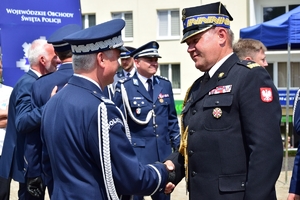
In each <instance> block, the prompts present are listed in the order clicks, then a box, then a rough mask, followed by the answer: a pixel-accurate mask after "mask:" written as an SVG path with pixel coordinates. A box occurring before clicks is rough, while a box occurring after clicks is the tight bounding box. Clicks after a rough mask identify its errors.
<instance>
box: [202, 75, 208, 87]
mask: <svg viewBox="0 0 300 200" xmlns="http://www.w3.org/2000/svg"><path fill="white" fill-rule="evenodd" d="M209 79H210V77H209V74H208V72H205V73H204V76H203V79H202V81H201V86H204V85H205V84H206V83H207V81H208V80H209Z"/></svg>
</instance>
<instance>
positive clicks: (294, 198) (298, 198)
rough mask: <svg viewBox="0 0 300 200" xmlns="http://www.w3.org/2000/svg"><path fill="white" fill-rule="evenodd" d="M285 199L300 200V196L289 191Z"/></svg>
mask: <svg viewBox="0 0 300 200" xmlns="http://www.w3.org/2000/svg"><path fill="white" fill-rule="evenodd" d="M287 200H300V196H299V195H297V194H293V193H289V196H288V198H287Z"/></svg>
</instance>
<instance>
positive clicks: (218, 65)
mask: <svg viewBox="0 0 300 200" xmlns="http://www.w3.org/2000/svg"><path fill="white" fill-rule="evenodd" d="M232 54H233V52H231V53H230V54H228V55H227V56H225V57H224V58H222V59H221V60H219V62H217V63H216V64H215V65H214V66H213V67H212V68H210V70H209V71H208V74H209V77H212V76H213V75H214V74H215V72H216V71H217V70H218V69H219V68H220V67H221V65H222V64H223V63H224V62H225V61H226V60H227V59H228V58H229V57H230V56H231V55H232Z"/></svg>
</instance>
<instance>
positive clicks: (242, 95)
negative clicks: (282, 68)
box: [0, 2, 282, 200]
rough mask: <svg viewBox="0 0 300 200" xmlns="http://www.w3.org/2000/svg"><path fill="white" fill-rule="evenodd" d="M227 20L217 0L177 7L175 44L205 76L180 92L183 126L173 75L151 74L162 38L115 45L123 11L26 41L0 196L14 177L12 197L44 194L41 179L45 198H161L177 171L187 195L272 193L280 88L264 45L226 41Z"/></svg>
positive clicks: (229, 198)
mask: <svg viewBox="0 0 300 200" xmlns="http://www.w3.org/2000/svg"><path fill="white" fill-rule="evenodd" d="M232 20H233V18H232V16H231V15H230V14H229V12H228V11H227V9H226V8H225V7H224V5H223V4H222V3H220V2H216V3H212V4H207V5H201V6H196V7H190V8H185V9H183V11H182V21H183V39H182V41H181V43H186V44H187V52H188V54H189V55H190V57H191V59H192V60H193V61H194V63H195V67H196V68H197V69H199V70H200V71H201V72H204V75H203V76H201V77H199V78H198V79H197V80H195V82H194V83H193V84H192V85H191V87H190V88H189V89H188V91H187V92H186V97H185V99H184V105H183V110H182V113H181V120H180V124H181V126H180V128H179V123H178V119H177V114H176V110H175V105H174V96H173V92H172V84H171V82H170V81H169V80H168V79H167V78H164V77H161V76H158V75H156V72H157V68H158V59H159V58H161V55H160V54H159V52H158V49H159V44H158V43H157V42H156V41H150V42H147V43H146V44H143V45H141V46H140V47H138V48H133V47H126V46H123V41H122V36H121V31H122V29H123V28H124V26H125V22H124V20H121V19H115V20H111V21H107V22H104V23H101V24H98V25H95V26H92V27H89V28H86V29H81V28H80V27H79V26H77V25H72V24H71V25H67V26H64V27H62V28H60V29H58V30H56V31H55V32H54V33H53V34H52V35H51V36H50V37H49V39H48V40H47V41H46V40H43V39H37V40H34V41H33V42H32V44H31V47H30V49H29V52H28V59H29V62H30V70H29V71H28V72H27V73H26V74H24V75H23V76H22V77H21V78H20V79H19V81H18V82H17V83H16V85H15V86H14V88H13V90H12V92H11V95H10V98H9V103H8V120H7V126H6V136H5V140H4V144H3V151H2V155H1V159H0V176H1V177H2V178H1V181H0V184H1V185H0V194H1V192H2V193H6V194H7V193H8V194H7V195H6V197H3V199H8V198H9V197H8V196H9V184H10V180H11V179H14V180H15V181H17V182H19V186H20V187H19V191H18V196H19V199H20V200H25V199H26V200H29V199H33V200H36V199H44V196H45V188H46V187H47V189H48V193H49V197H50V198H51V199H54V200H61V199H103V200H106V199H112V200H116V199H122V200H125V199H134V200H142V199H143V198H144V196H151V198H152V199H153V200H168V199H170V197H171V195H170V194H171V192H172V191H173V190H174V188H175V186H176V185H177V184H178V183H179V182H180V181H181V180H182V179H183V178H184V179H185V181H186V184H187V190H188V192H189V199H190V200H199V199H220V200H241V199H244V200H248V199H249V200H253V199H255V200H266V199H268V200H275V199H276V191H275V183H276V180H277V178H278V176H279V173H280V171H281V163H282V141H281V134H280V121H281V106H280V103H279V97H278V92H277V89H276V87H275V86H274V84H273V81H272V79H271V77H270V76H269V74H268V72H267V71H266V69H265V68H264V67H266V66H267V61H266V59H265V54H264V53H265V51H266V48H265V47H264V46H263V44H262V43H255V42H254V41H252V40H246V41H244V43H242V40H241V41H239V42H238V44H239V45H235V46H234V47H233V45H232V43H233V33H232V31H231V30H230V21H232ZM254 43H255V47H256V48H254V50H255V53H253V54H249V55H248V54H247V55H245V54H243V53H242V51H243V50H245V49H246V47H245V46H247V45H249V44H254ZM250 46H251V45H250ZM234 50H235V52H234ZM119 59H120V60H121V66H122V69H121V70H120V71H118V72H117V70H118V68H119ZM262 66H263V67H262ZM183 67H188V66H183ZM212 146H214V148H212ZM5 186H6V187H5ZM4 188H6V189H4ZM7 189H8V191H7ZM4 190H5V191H4Z"/></svg>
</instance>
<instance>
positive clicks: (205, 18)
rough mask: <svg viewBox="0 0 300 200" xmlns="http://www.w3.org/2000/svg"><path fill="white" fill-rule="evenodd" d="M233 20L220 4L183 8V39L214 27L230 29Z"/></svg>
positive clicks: (183, 40)
mask: <svg viewBox="0 0 300 200" xmlns="http://www.w3.org/2000/svg"><path fill="white" fill-rule="evenodd" d="M232 20H233V18H232V17H231V15H230V14H229V12H228V11H227V10H226V8H225V6H224V5H223V4H222V3H221V2H216V3H211V4H206V5H202V6H196V7H191V8H184V9H183V10H182V22H183V38H182V40H181V43H183V42H185V40H186V39H188V38H190V37H192V36H194V35H196V34H198V33H201V32H203V31H206V30H208V29H210V28H212V27H215V26H221V27H224V28H230V21H232Z"/></svg>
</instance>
